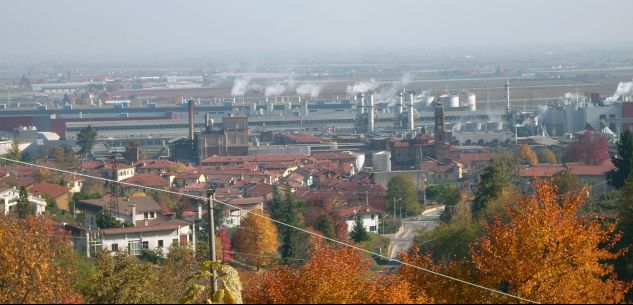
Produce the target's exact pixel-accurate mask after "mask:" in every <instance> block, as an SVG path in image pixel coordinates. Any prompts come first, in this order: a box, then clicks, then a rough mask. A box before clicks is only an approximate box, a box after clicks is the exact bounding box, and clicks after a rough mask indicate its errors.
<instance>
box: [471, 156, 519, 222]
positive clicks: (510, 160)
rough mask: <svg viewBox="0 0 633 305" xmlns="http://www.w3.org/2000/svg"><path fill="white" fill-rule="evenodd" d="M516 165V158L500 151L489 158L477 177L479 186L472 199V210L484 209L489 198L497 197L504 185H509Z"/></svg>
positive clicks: (476, 211)
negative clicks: (487, 163) (486, 165)
mask: <svg viewBox="0 0 633 305" xmlns="http://www.w3.org/2000/svg"><path fill="white" fill-rule="evenodd" d="M516 165H517V163H516V160H515V159H514V157H513V156H512V155H509V154H503V153H502V154H500V155H498V156H495V157H494V158H492V160H490V164H489V165H488V167H486V168H485V169H484V172H483V173H482V174H481V176H480V177H479V179H480V182H479V188H478V189H477V192H476V193H475V199H474V200H473V206H472V209H473V212H475V213H478V212H479V211H481V210H484V209H485V208H486V204H487V203H488V202H489V201H490V200H493V199H495V198H497V197H498V196H499V195H500V194H501V192H502V190H503V189H504V188H505V187H507V186H509V185H511V183H512V180H513V177H514V173H515V170H516Z"/></svg>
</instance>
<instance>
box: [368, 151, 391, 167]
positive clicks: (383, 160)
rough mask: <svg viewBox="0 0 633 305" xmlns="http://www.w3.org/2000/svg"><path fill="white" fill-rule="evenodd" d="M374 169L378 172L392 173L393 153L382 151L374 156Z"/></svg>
mask: <svg viewBox="0 0 633 305" xmlns="http://www.w3.org/2000/svg"><path fill="white" fill-rule="evenodd" d="M371 160H372V167H373V168H374V171H376V172H390V171H391V153H390V152H388V151H381V152H377V153H374V154H372V159H371Z"/></svg>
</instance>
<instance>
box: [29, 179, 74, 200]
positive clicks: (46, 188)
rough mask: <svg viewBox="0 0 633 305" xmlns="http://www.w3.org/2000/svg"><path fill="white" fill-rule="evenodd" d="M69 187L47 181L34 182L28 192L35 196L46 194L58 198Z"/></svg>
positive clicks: (66, 191)
mask: <svg viewBox="0 0 633 305" xmlns="http://www.w3.org/2000/svg"><path fill="white" fill-rule="evenodd" d="M68 191H69V189H68V188H67V187H64V186H61V185H58V184H52V183H48V182H40V183H36V184H34V185H33V186H32V187H31V189H30V190H29V193H31V194H33V195H35V196H39V195H41V196H44V195H48V196H50V197H51V198H53V199H54V198H58V197H60V196H61V195H64V194H66V193H68Z"/></svg>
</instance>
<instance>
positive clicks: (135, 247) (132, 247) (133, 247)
mask: <svg viewBox="0 0 633 305" xmlns="http://www.w3.org/2000/svg"><path fill="white" fill-rule="evenodd" d="M127 246H128V251H129V252H130V254H132V255H141V243H140V242H139V241H138V240H134V241H129V242H128V243H127Z"/></svg>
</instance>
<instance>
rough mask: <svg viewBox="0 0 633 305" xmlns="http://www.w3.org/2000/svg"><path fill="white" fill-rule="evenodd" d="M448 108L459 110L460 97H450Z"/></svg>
mask: <svg viewBox="0 0 633 305" xmlns="http://www.w3.org/2000/svg"><path fill="white" fill-rule="evenodd" d="M448 106H449V107H451V108H458V107H459V95H451V96H450V97H449V103H448Z"/></svg>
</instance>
